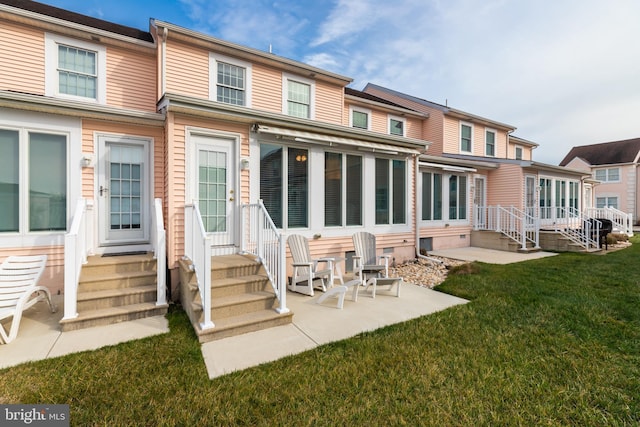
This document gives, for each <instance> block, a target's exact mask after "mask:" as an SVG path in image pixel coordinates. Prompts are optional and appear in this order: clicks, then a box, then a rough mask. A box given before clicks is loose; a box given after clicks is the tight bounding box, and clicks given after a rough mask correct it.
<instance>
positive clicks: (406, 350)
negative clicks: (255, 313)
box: [0, 239, 640, 426]
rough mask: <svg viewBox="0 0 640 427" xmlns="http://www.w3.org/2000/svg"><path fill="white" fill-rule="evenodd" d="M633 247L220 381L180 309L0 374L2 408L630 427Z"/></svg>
mask: <svg viewBox="0 0 640 427" xmlns="http://www.w3.org/2000/svg"><path fill="white" fill-rule="evenodd" d="M633 241H634V242H635V244H634V245H633V246H631V247H630V248H628V249H624V250H620V251H617V252H611V253H608V254H606V255H584V254H561V255H559V256H556V257H551V258H545V259H540V260H533V261H529V262H525V263H519V264H510V265H489V264H476V265H474V267H477V268H473V269H471V270H470V271H471V273H470V274H451V275H450V276H449V278H448V279H447V281H446V282H445V283H444V284H442V285H441V286H440V287H439V288H438V289H440V290H441V291H444V292H448V293H452V294H455V295H457V296H461V297H463V298H468V299H470V300H471V301H472V302H471V303H469V304H467V305H464V306H457V307H454V308H451V309H449V310H446V311H444V312H440V313H436V314H434V315H431V316H427V317H423V318H420V319H416V320H413V321H410V322H407V323H403V324H399V325H394V326H390V327H387V328H384V329H380V330H377V331H374V332H370V333H364V334H361V335H359V336H357V337H355V338H352V339H349V340H345V341H341V342H337V343H333V344H330V345H325V346H322V347H319V348H317V349H314V350H311V351H308V352H306V353H303V354H300V355H296V356H291V357H288V358H286V359H282V360H279V361H277V362H273V363H269V364H266V365H262V366H259V367H256V368H253V369H248V370H245V371H241V372H237V373H234V374H230V375H227V376H223V377H220V378H217V379H215V380H209V379H208V378H207V373H206V369H205V366H204V363H203V360H202V356H201V353H200V349H199V344H198V342H197V339H196V337H195V334H194V333H193V331H192V329H191V326H190V324H189V322H188V320H187V318H186V315H185V314H184V313H183V312H182V311H181V310H180V309H178V308H176V309H173V310H171V312H170V313H169V321H170V327H171V332H170V333H169V334H167V335H164V336H156V337H151V338H147V339H144V340H140V341H135V342H130V343H126V344H121V345H118V346H114V347H108V348H105V349H102V350H98V351H93V352H86V353H80V354H73V355H70V356H65V357H61V358H57V359H50V360H45V361H41V362H35V363H29V364H24V365H21V366H18V367H14V368H9V369H5V370H2V371H0V403H68V404H69V405H70V406H71V421H72V425H118V426H123V425H153V426H155V425H183V426H192V425H193V426H196V425H197V426H201V425H247V426H254V425H270V426H272V425H292V426H299V425H310V424H311V425H364V424H366V425H370V426H378V425H380V426H383V425H384V426H386V425H410V426H415V425H438V426H440V425H466V426H477V425H491V426H494V425H509V426H519V425H520V426H532V425H551V426H552V425H563V426H564V425H589V426H592V425H613V426H616V425H638V424H640V244H639V243H640V239H634V240H633ZM470 271H469V270H463V271H461V273H469V272H470ZM237 357H242V354H238V355H237Z"/></svg>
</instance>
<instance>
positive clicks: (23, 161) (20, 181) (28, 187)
mask: <svg viewBox="0 0 640 427" xmlns="http://www.w3.org/2000/svg"><path fill="white" fill-rule="evenodd" d="M67 145H68V144H67V136H66V135H63V134H54V133H46V132H40V131H38V132H36V131H18V130H12V129H0V233H22V234H24V233H28V232H43V231H65V230H66V227H67ZM21 170H26V171H27V173H26V174H22V173H20V171H21Z"/></svg>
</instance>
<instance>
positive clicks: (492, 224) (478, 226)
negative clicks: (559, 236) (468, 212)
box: [473, 205, 540, 249]
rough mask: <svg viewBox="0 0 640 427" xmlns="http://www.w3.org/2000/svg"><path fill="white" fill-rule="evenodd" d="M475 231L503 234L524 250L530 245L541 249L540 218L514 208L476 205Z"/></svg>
mask: <svg viewBox="0 0 640 427" xmlns="http://www.w3.org/2000/svg"><path fill="white" fill-rule="evenodd" d="M473 208H474V216H473V218H474V225H473V227H474V229H475V230H489V231H496V232H499V233H502V234H503V235H505V236H507V237H509V238H510V239H511V240H513V241H514V242H516V243H518V244H519V245H520V247H521V248H522V249H526V248H527V245H528V244H529V243H531V244H533V246H534V248H539V247H540V225H539V224H540V223H539V220H538V218H536V217H535V216H533V215H530V214H527V213H525V212H523V211H521V210H519V209H516V208H515V207H513V206H510V207H503V206H500V205H497V206H478V205H474V207H473Z"/></svg>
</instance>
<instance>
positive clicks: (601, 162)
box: [560, 138, 640, 224]
mask: <svg viewBox="0 0 640 427" xmlns="http://www.w3.org/2000/svg"><path fill="white" fill-rule="evenodd" d="M639 158H640V138H635V139H627V140H624V141H614V142H605V143H601V144H591V145H581V146H577V147H573V148H572V149H571V150H570V151H569V153H567V155H566V156H565V157H564V159H562V161H561V162H560V166H566V167H570V168H573V169H578V170H582V171H584V172H585V173H589V174H590V175H592V177H593V179H594V180H595V181H596V182H597V185H595V187H594V188H593V193H594V194H593V200H594V203H593V205H592V206H590V207H594V208H596V209H602V208H608V207H609V208H614V209H617V210H620V211H623V212H626V213H628V214H630V215H631V217H632V220H633V223H634V224H637V223H638V221H639V220H640V217H639V216H640V213H639V212H640V205H639V203H640V197H638V191H639V188H640V187H639V182H638V180H639V176H640V175H639V174H638V166H639V165H640V161H639Z"/></svg>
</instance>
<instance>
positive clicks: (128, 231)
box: [97, 136, 150, 246]
mask: <svg viewBox="0 0 640 427" xmlns="http://www.w3.org/2000/svg"><path fill="white" fill-rule="evenodd" d="M148 158H149V141H148V140H138V139H133V138H123V137H117V136H115V137H110V136H100V137H99V138H98V180H97V181H98V188H97V191H98V227H99V238H100V246H121V245H131V244H143V243H147V242H148V241H149V227H150V225H149V197H150V187H149V181H150V167H149V161H148Z"/></svg>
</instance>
